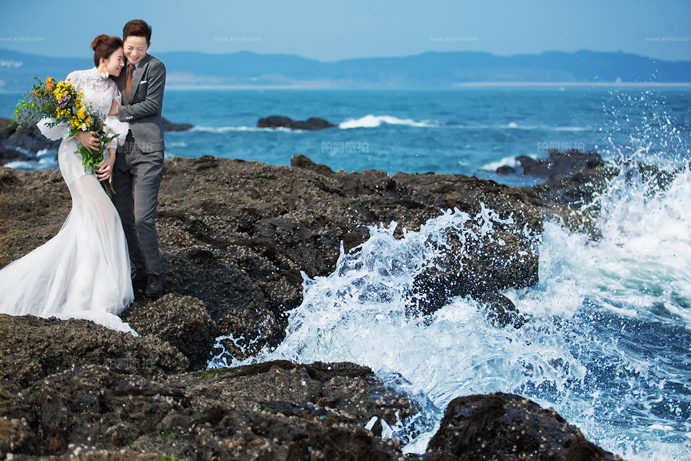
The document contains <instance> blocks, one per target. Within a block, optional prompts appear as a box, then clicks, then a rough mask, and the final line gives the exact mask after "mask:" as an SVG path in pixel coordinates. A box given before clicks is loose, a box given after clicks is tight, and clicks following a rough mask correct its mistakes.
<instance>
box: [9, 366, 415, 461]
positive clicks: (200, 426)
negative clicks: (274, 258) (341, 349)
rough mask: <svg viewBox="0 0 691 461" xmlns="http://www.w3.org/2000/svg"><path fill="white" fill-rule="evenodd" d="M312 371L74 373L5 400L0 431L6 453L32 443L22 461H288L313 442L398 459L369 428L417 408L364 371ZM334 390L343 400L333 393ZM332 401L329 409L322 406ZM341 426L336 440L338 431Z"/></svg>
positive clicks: (396, 447)
mask: <svg viewBox="0 0 691 461" xmlns="http://www.w3.org/2000/svg"><path fill="white" fill-rule="evenodd" d="M315 365H316V364H315ZM314 368H315V367H313V366H310V365H300V364H293V363H291V362H286V361H279V362H269V363H265V364H257V366H248V367H241V368H227V369H216V370H209V371H204V372H199V373H188V374H178V375H174V376H170V377H168V379H167V380H166V381H165V382H163V381H153V380H150V379H147V378H145V377H143V376H140V375H124V374H119V373H115V372H114V371H113V370H108V369H107V368H104V367H102V366H94V365H87V366H81V367H75V368H70V369H68V370H65V371H63V372H60V373H56V374H53V375H50V376H46V377H43V378H42V379H40V380H37V381H35V382H33V383H31V385H30V386H27V387H26V388H23V389H22V390H21V391H19V392H18V393H15V394H14V397H13V398H12V399H11V400H9V399H3V400H2V401H0V403H2V404H1V405H0V428H5V427H6V426H10V427H9V429H10V431H8V433H6V432H5V431H2V433H1V434H2V435H0V448H3V447H4V446H5V445H4V444H6V443H7V442H8V440H9V441H19V440H24V442H23V443H22V444H19V443H15V446H14V449H13V451H12V452H13V453H14V454H15V455H22V454H24V455H26V454H32V455H37V454H44V455H46V454H55V455H67V454H68V448H69V446H72V447H85V448H88V447H93V448H92V450H93V449H95V450H107V451H109V452H111V453H113V454H115V453H123V451H122V450H123V449H124V452H145V453H156V454H158V457H157V458H155V459H159V458H160V457H161V456H170V457H178V458H181V459H210V458H211V454H212V453H213V454H214V456H217V457H219V459H230V458H236V457H240V458H241V459H257V458H259V459H268V460H283V459H286V456H287V455H288V453H296V452H301V450H302V449H305V446H304V445H303V444H301V441H304V440H308V439H309V438H314V439H315V440H319V442H318V443H319V444H320V446H323V447H324V449H325V450H335V451H331V452H332V453H336V452H338V451H340V450H345V451H351V452H352V451H356V452H360V453H378V452H381V453H390V454H395V455H400V442H397V441H390V442H384V441H381V440H380V439H376V438H374V437H373V435H372V434H371V433H369V432H366V431H364V430H363V425H364V424H365V423H366V422H367V420H368V419H369V418H370V417H371V416H372V415H374V416H378V417H380V418H385V419H387V420H393V421H395V419H396V416H395V414H394V413H395V412H399V414H400V415H401V417H405V416H410V415H412V414H414V413H415V412H417V411H418V410H419V409H418V408H417V406H415V405H414V404H412V402H411V401H410V400H409V399H407V398H405V397H402V396H400V395H397V394H394V393H392V391H391V389H388V388H386V387H384V386H383V385H382V383H381V381H380V380H379V379H378V378H376V377H375V376H374V375H373V374H372V373H371V371H370V370H368V369H366V368H363V367H358V366H357V365H354V364H320V365H318V366H317V367H316V368H317V369H318V370H329V371H333V372H334V373H333V374H330V376H331V377H330V378H328V377H327V376H322V377H323V378H325V379H326V378H328V380H327V381H325V382H323V381H319V380H315V379H313V378H312V376H311V373H310V370H312V371H314V370H313V369H314ZM339 370H342V371H343V372H344V375H345V376H344V375H340V374H339V373H340V371H339ZM354 371H357V373H355V374H356V375H357V376H354V375H352V374H353V372H354ZM336 388H337V389H338V391H339V392H340V395H341V396H342V398H341V399H340V402H339V399H338V398H334V397H333V393H334V389H336ZM384 396H386V397H384ZM325 401H326V402H328V403H329V405H328V406H322V404H320V403H319V402H325ZM350 402H353V403H350ZM355 402H357V404H356V403H355ZM21 420H23V421H25V423H26V424H25V425H23V423H20V422H19V421H21ZM5 421H10V423H9V424H5V425H3V423H4V422H5ZM336 428H337V434H338V435H337V438H338V440H335V439H334V435H335V434H334V432H333V431H332V430H331V429H336ZM322 434H323V435H322ZM342 437H344V438H345V439H342ZM345 440H347V441H345ZM341 442H344V443H341ZM358 447H361V448H358ZM331 459H333V458H331ZM367 459H369V458H367ZM387 459H388V458H387ZM152 461H153V460H152Z"/></svg>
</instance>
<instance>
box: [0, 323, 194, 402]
mask: <svg viewBox="0 0 691 461" xmlns="http://www.w3.org/2000/svg"><path fill="white" fill-rule="evenodd" d="M0 322H1V323H2V325H1V328H2V333H3V335H4V337H3V341H2V343H1V344H0V347H1V350H0V356H2V362H0V385H2V386H3V387H4V388H5V389H23V388H25V387H27V386H29V385H30V384H31V383H32V382H34V381H36V380H40V379H42V378H43V377H45V376H48V375H51V374H54V373H57V372H60V371H62V370H67V369H70V368H72V367H74V366H81V365H85V364H98V365H103V366H107V367H109V368H111V369H112V370H113V371H115V372H117V373H125V374H138V375H142V376H148V377H159V378H160V377H163V376H165V375H166V374H169V373H179V372H181V371H185V370H186V369H187V368H188V359H187V358H186V357H185V356H184V355H182V354H181V353H180V351H179V350H178V349H176V348H175V347H172V346H170V345H169V344H165V343H163V342H162V341H161V340H159V339H158V338H156V337H154V336H147V337H143V338H135V337H133V336H132V335H129V334H123V333H120V332H117V331H113V330H109V329H108V328H105V327H102V326H100V325H96V324H94V323H93V322H89V321H87V320H67V321H63V320H58V319H56V318H50V319H43V318H39V317H33V316H30V315H27V316H23V317H14V316H10V315H6V314H0ZM55 338H60V341H56V340H55ZM207 354H208V351H207Z"/></svg>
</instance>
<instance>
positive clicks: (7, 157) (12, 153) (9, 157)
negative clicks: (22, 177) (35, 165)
mask: <svg viewBox="0 0 691 461" xmlns="http://www.w3.org/2000/svg"><path fill="white" fill-rule="evenodd" d="M31 160H35V159H33V158H31V157H29V156H28V155H26V154H23V153H22V152H19V151H18V150H14V149H5V148H3V147H0V165H4V164H6V163H9V162H15V161H23V162H26V161H31Z"/></svg>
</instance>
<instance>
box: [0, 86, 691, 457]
mask: <svg viewBox="0 0 691 461" xmlns="http://www.w3.org/2000/svg"><path fill="white" fill-rule="evenodd" d="M17 97H18V95H8V94H0V116H5V117H8V116H9V115H10V113H11V110H12V107H13V105H14V104H15V102H16V99H17ZM689 108H691V93H690V92H689V91H688V90H686V89H647V90H646V89H640V88H624V89H617V90H611V89H610V90H608V89H602V88H573V87H566V88H564V89H563V90H561V89H559V88H545V89H538V88H530V89H526V88H485V89H462V90H453V91H451V90H444V91H442V90H417V91H413V90H405V91H395V90H389V91H375V90H367V91H365V90H263V91H261V90H233V91H228V90H226V91H223V90H196V91H190V90H170V91H168V92H167V93H166V100H165V106H164V116H165V117H166V118H168V119H169V120H170V121H172V122H178V123H191V124H193V125H194V126H195V128H194V129H193V130H192V131H189V132H182V133H167V134H166V144H167V155H168V156H173V155H177V156H184V157H198V156H201V155H214V156H220V157H229V158H242V159H245V160H258V161H262V162H266V163H272V164H280V165H288V164H289V163H290V157H291V156H293V155H297V154H304V155H307V156H308V157H310V158H311V159H313V160H314V161H315V162H318V163H325V164H327V165H329V166H331V167H332V168H333V169H334V170H338V169H344V170H346V171H361V170H364V169H371V168H374V169H380V170H385V171H387V172H389V173H392V174H393V173H395V172H398V171H405V172H428V171H433V172H436V173H454V174H455V173H458V174H466V175H476V176H479V177H483V178H489V179H494V180H496V181H499V182H502V183H506V184H512V185H530V184H533V183H534V182H535V181H534V180H531V179H526V178H521V177H518V176H499V175H497V174H496V173H494V170H495V169H496V168H497V167H498V166H500V165H513V164H514V163H513V162H514V160H513V159H514V158H515V157H516V156H518V155H529V156H532V157H535V158H540V157H544V156H546V150H547V149H549V148H557V149H560V150H566V149H570V148H578V149H579V150H582V151H597V152H599V153H600V154H601V155H602V156H603V157H604V158H605V159H606V160H608V161H611V162H616V163H618V164H620V165H622V166H623V167H624V168H625V164H624V162H625V159H627V158H633V159H634V160H637V161H643V162H645V163H650V164H655V165H657V166H659V167H661V168H663V169H669V170H671V169H673V168H676V167H680V166H684V165H687V164H688V163H689V160H691V142H690V140H691V137H690V134H691V115H690V113H689ZM268 115H286V116H289V117H291V118H293V119H296V120H304V119H306V118H309V117H321V118H325V119H327V120H329V121H330V122H332V123H334V124H336V125H338V127H336V128H332V129H328V130H323V131H318V132H293V131H288V130H266V129H258V128H256V122H257V120H258V118H260V117H265V116H268ZM53 157H54V153H50V152H48V153H44V154H42V156H41V158H42V159H43V163H42V166H43V167H51V166H52V167H54V166H55V165H54V163H52V162H54V160H53ZM12 166H14V167H17V168H22V167H24V168H33V167H34V166H33V165H29V164H21V163H16V164H14V165H12ZM690 197H691V173H689V172H688V171H682V172H681V173H680V174H678V176H677V177H676V179H675V180H674V181H673V182H672V183H671V184H670V185H669V186H668V187H667V188H665V189H660V188H659V187H658V185H657V184H656V183H652V182H646V180H645V178H642V177H640V176H639V175H638V174H637V173H636V171H630V172H628V174H622V175H621V176H620V177H618V178H615V179H614V180H613V181H612V182H611V185H610V188H609V190H608V191H607V192H606V193H604V194H603V195H602V196H600V197H599V198H598V201H597V204H598V206H599V208H600V209H601V212H600V215H599V218H598V221H597V227H598V228H599V231H600V237H599V238H598V239H596V240H593V239H591V238H589V237H588V236H585V235H582V234H579V233H573V232H570V231H568V230H567V229H565V228H564V227H563V226H562V225H561V224H560V223H559V222H550V223H547V224H546V226H545V230H544V232H543V234H542V235H541V236H539V237H536V239H535V242H534V245H535V248H536V250H537V251H538V252H539V254H540V280H539V283H538V285H537V286H535V287H532V288H529V289H524V290H509V291H507V292H506V293H505V294H506V296H508V297H509V298H511V299H512V300H513V301H514V303H515V304H516V306H517V307H518V309H519V310H520V311H522V312H523V313H525V314H528V315H530V316H531V321H530V322H529V323H528V324H527V325H526V326H524V327H523V328H521V329H520V330H513V329H511V328H508V329H497V328H495V327H493V326H492V325H491V324H489V323H488V322H487V320H486V318H485V317H484V316H483V315H482V314H481V313H480V312H479V311H478V309H477V304H476V303H475V301H474V300H472V299H469V298H455V299H453V300H451V301H450V302H449V303H448V304H447V305H446V306H444V308H442V309H441V310H439V311H438V312H436V313H435V314H434V316H433V317H432V318H431V319H426V320H425V321H419V320H416V319H411V318H408V317H406V316H405V297H406V293H407V290H409V289H410V287H411V285H412V280H413V277H414V276H415V274H416V273H418V272H419V271H421V270H422V269H423V267H424V266H425V264H428V263H429V261H431V260H432V259H433V257H434V255H435V254H436V252H438V251H443V245H434V242H443V241H444V239H445V237H446V235H447V234H448V233H449V232H456V233H468V232H471V231H470V230H468V229H467V228H466V227H465V226H464V223H465V222H466V221H467V220H468V219H471V218H472V217H470V216H468V215H466V214H464V213H462V212H460V211H448V212H446V213H445V214H443V215H442V216H440V217H439V218H437V219H435V220H433V221H431V222H429V223H427V225H426V226H424V227H423V229H421V230H420V231H419V232H406V233H405V237H404V238H403V239H400V240H396V239H394V238H393V228H392V224H391V223H382V224H383V225H382V226H380V227H377V228H373V229H371V238H370V240H368V241H367V242H366V243H365V244H364V245H363V246H362V247H361V248H360V251H358V252H357V253H355V254H351V255H342V256H341V258H340V260H339V263H338V268H337V270H336V271H335V272H334V273H333V274H331V275H330V276H328V277H320V278H316V279H313V280H312V279H308V278H307V277H306V276H304V277H305V279H306V280H305V283H304V287H305V292H304V302H303V303H302V305H301V306H299V307H298V308H297V309H295V310H294V311H292V312H291V314H290V320H289V327H288V331H287V336H286V339H285V341H284V342H283V343H282V344H281V345H280V346H279V347H277V348H276V349H274V350H264V351H262V352H261V353H260V354H259V355H258V356H257V357H256V358H255V359H253V360H264V359H276V358H284V359H290V360H294V361H299V362H312V361H315V360H321V361H345V360H347V361H352V362H356V363H360V364H363V365H367V366H369V367H371V368H372V369H373V370H375V372H376V373H377V374H378V375H379V376H380V377H381V378H382V379H384V380H385V381H386V382H387V383H388V384H390V385H392V386H394V387H396V388H397V389H399V390H400V391H402V392H406V393H408V394H409V395H411V396H412V397H413V398H415V399H416V400H417V401H418V402H419V403H420V404H421V406H422V408H423V409H424V411H423V413H422V414H421V415H419V416H418V417H417V418H415V419H414V420H411V421H401V424H400V425H398V426H395V427H392V428H391V431H392V434H393V435H395V436H397V437H400V438H402V439H403V440H405V441H406V443H407V444H408V445H407V450H409V451H412V452H420V451H423V450H424V446H425V443H426V441H427V440H429V437H430V436H431V434H432V433H433V432H434V431H435V430H436V427H437V425H438V422H439V420H440V419H441V415H442V413H443V410H444V408H445V407H446V405H447V404H448V402H449V401H450V400H451V399H453V398H454V397H456V396H460V395H468V394H472V393H487V392H495V391H502V392H514V393H518V394H522V395H525V396H527V397H530V398H532V399H534V400H536V401H537V402H539V403H540V404H542V405H543V406H545V407H549V406H551V407H553V408H554V409H555V410H557V411H558V412H559V413H560V414H562V415H563V416H565V417H566V418H567V419H568V420H569V421H570V422H572V423H573V424H576V425H578V426H579V427H580V428H581V429H582V431H583V432H584V434H585V435H586V436H587V437H588V438H589V439H591V440H593V441H595V442H596V443H598V444H600V445H601V446H603V447H604V448H606V449H608V450H610V451H614V452H615V453H617V454H620V455H622V456H624V458H626V459H631V460H643V459H659V460H668V459H691V334H690V333H691V233H690V230H691V206H690V205H691V199H690ZM479 219H481V220H483V221H484V222H485V224H486V225H485V226H484V228H483V229H484V231H489V230H491V228H492V226H493V225H494V224H495V223H496V221H497V219H498V218H497V217H496V215H494V213H493V212H492V210H484V212H483V215H482V216H480V217H479ZM234 339H235V338H234ZM235 340H236V341H238V342H239V343H242V340H241V339H235ZM215 352H217V353H219V352H220V350H217V351H215ZM239 363H240V362H239V361H238V360H236V359H234V358H233V357H231V356H228V355H227V354H223V353H219V354H218V357H217V359H216V360H215V362H213V363H212V364H211V365H212V366H218V365H222V364H229V365H230V364H234V365H237V364H239Z"/></svg>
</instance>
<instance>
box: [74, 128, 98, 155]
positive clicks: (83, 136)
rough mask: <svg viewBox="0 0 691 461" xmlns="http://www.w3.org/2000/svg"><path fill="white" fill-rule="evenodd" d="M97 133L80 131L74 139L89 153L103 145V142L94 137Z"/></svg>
mask: <svg viewBox="0 0 691 461" xmlns="http://www.w3.org/2000/svg"><path fill="white" fill-rule="evenodd" d="M95 134H96V133H95V132H93V131H80V132H79V133H77V134H75V135H74V137H75V138H76V139H77V141H79V142H80V143H81V145H82V146H84V148H85V149H86V150H88V151H89V152H91V151H92V150H96V149H98V147H99V146H100V145H101V140H100V139H99V138H97V137H94V135H95Z"/></svg>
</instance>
